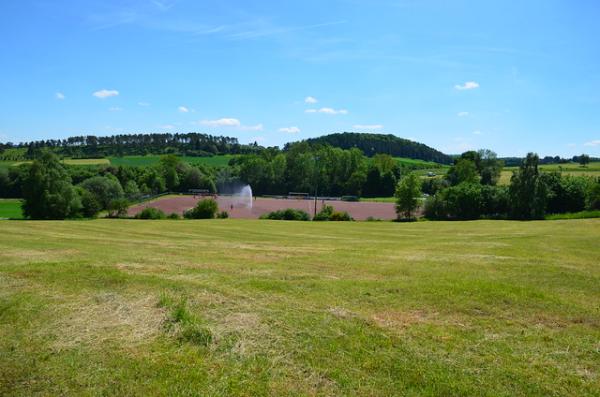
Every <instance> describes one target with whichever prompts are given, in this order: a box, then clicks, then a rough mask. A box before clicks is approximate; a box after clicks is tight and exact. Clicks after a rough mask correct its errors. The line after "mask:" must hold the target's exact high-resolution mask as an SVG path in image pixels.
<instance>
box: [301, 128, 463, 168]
mask: <svg viewBox="0 0 600 397" xmlns="http://www.w3.org/2000/svg"><path fill="white" fill-rule="evenodd" d="M307 142H308V143H310V144H311V145H315V144H320V145H323V144H326V145H331V146H333V147H338V148H341V149H351V148H358V149H360V150H362V151H363V152H364V153H365V154H366V155H367V156H369V157H372V156H374V155H376V154H378V153H383V154H389V155H391V156H394V157H408V158H413V159H420V160H425V161H435V162H436V163H442V164H450V162H451V161H452V159H451V158H450V156H447V155H445V154H443V153H441V152H439V151H437V150H435V149H433V148H431V147H429V146H427V145H424V144H422V143H418V142H414V141H410V140H408V139H402V138H398V137H397V136H394V135H391V134H390V135H384V134H360V133H355V132H344V133H341V134H330V135H325V136H322V137H319V138H312V139H308V140H307Z"/></svg>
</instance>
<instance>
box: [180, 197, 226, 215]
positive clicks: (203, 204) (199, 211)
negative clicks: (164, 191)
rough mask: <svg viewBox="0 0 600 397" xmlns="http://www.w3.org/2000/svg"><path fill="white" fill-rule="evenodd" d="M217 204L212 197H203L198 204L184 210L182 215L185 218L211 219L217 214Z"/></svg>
mask: <svg viewBox="0 0 600 397" xmlns="http://www.w3.org/2000/svg"><path fill="white" fill-rule="evenodd" d="M218 210H219V205H218V204H217V202H216V201H215V200H213V199H203V200H200V201H198V204H196V206H195V207H194V208H192V209H191V210H189V211H186V212H185V213H184V214H183V216H184V217H185V218H187V219H213V218H214V217H215V216H216V215H217V211H218Z"/></svg>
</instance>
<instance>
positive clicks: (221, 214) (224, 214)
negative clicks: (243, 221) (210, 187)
mask: <svg viewBox="0 0 600 397" xmlns="http://www.w3.org/2000/svg"><path fill="white" fill-rule="evenodd" d="M217 218H218V219H227V218H229V212H227V211H221V212H219V213H218V214H217Z"/></svg>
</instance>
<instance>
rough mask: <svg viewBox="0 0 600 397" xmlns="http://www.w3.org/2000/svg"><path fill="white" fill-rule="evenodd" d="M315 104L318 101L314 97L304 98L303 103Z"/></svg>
mask: <svg viewBox="0 0 600 397" xmlns="http://www.w3.org/2000/svg"><path fill="white" fill-rule="evenodd" d="M317 102H319V101H318V100H317V98H315V97H314V96H307V97H306V98H304V103H317Z"/></svg>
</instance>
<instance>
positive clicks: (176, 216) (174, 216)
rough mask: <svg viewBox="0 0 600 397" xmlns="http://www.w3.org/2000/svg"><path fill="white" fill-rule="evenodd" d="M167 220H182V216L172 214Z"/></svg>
mask: <svg viewBox="0 0 600 397" xmlns="http://www.w3.org/2000/svg"><path fill="white" fill-rule="evenodd" d="M167 219H172V220H177V219H181V215H179V214H178V213H177V212H172V213H170V214H169V215H167Z"/></svg>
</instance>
